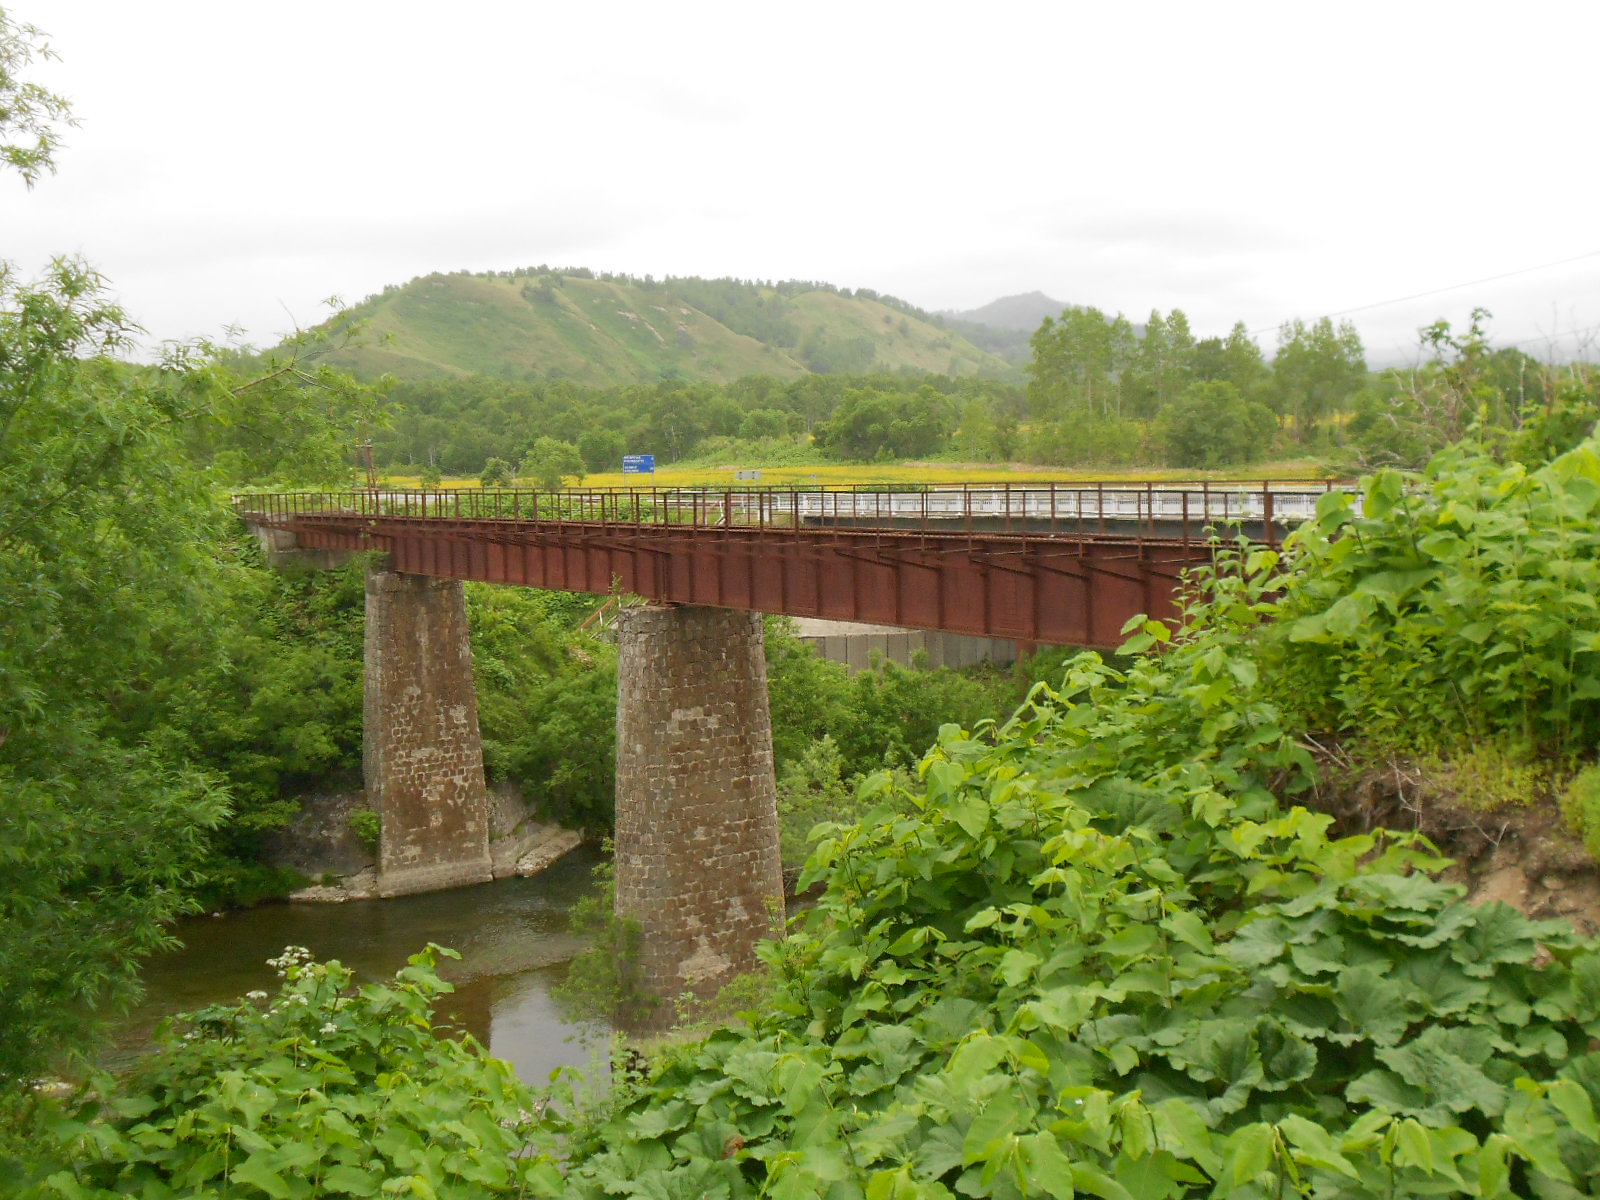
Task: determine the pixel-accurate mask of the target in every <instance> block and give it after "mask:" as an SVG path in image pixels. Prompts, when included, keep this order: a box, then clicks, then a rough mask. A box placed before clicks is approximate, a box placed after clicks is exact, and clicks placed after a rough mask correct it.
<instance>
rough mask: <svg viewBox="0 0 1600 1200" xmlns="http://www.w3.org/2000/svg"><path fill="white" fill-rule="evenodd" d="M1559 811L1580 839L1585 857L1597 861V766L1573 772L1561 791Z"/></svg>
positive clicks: (1599, 792)
mask: <svg viewBox="0 0 1600 1200" xmlns="http://www.w3.org/2000/svg"><path fill="white" fill-rule="evenodd" d="M1561 812H1562V815H1563V816H1565V817H1566V818H1567V824H1568V825H1570V826H1571V827H1572V831H1573V832H1574V833H1576V834H1577V835H1578V836H1579V837H1581V838H1583V845H1584V848H1585V849H1586V850H1588V851H1589V857H1590V858H1592V859H1594V860H1595V861H1596V862H1600V766H1588V767H1585V768H1584V769H1583V770H1581V771H1579V772H1578V773H1577V774H1576V775H1574V776H1573V777H1572V778H1571V779H1570V780H1569V781H1568V782H1567V786H1566V788H1565V790H1564V791H1563V792H1562V793H1561Z"/></svg>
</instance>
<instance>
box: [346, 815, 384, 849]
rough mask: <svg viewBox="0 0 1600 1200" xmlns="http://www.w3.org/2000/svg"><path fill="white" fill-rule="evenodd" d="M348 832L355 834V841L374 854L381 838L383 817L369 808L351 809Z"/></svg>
mask: <svg viewBox="0 0 1600 1200" xmlns="http://www.w3.org/2000/svg"><path fill="white" fill-rule="evenodd" d="M350 832H351V833H353V834H355V835H356V840H357V841H359V842H360V843H361V844H362V845H363V846H365V847H366V848H367V849H368V850H370V851H372V852H373V853H374V854H376V853H377V852H378V846H379V844H380V843H381V842H382V840H383V818H382V817H380V816H379V815H378V814H377V813H375V812H373V811H372V810H371V809H370V808H355V809H351V810H350Z"/></svg>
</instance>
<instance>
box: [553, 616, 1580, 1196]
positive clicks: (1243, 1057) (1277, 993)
mask: <svg viewBox="0 0 1600 1200" xmlns="http://www.w3.org/2000/svg"><path fill="white" fill-rule="evenodd" d="M1204 641H1205V639H1204V638H1202V639H1197V642H1196V643H1194V644H1189V645H1185V646H1180V647H1179V648H1178V649H1176V650H1175V651H1173V652H1172V653H1170V654H1169V655H1168V657H1167V658H1166V659H1164V660H1163V661H1162V662H1160V663H1156V662H1153V661H1143V662H1140V663H1138V664H1136V665H1135V667H1134V668H1133V669H1132V670H1131V671H1130V672H1128V673H1127V675H1125V676H1119V675H1118V674H1117V673H1116V672H1113V671H1111V670H1110V669H1109V668H1108V667H1106V666H1104V665H1103V664H1101V663H1100V662H1099V661H1098V660H1097V659H1096V658H1095V657H1094V656H1085V657H1083V658H1080V659H1078V660H1076V661H1075V662H1074V663H1073V665H1072V667H1071V668H1070V670H1069V672H1068V676H1067V680H1066V684H1065V687H1064V689H1063V691H1062V692H1061V693H1060V694H1056V693H1052V692H1051V691H1050V690H1049V689H1045V688H1040V689H1039V690H1038V691H1037V692H1036V693H1035V695H1034V696H1033V698H1032V700H1031V701H1030V703H1029V704H1027V705H1026V706H1025V707H1024V708H1023V709H1022V710H1021V711H1020V712H1019V713H1018V714H1017V716H1015V717H1014V718H1013V719H1012V720H1011V721H1010V722H1008V723H1007V724H1006V725H1005V726H1003V727H1001V728H1000V729H999V730H998V731H996V732H995V734H994V736H972V735H969V734H967V733H965V732H963V731H961V730H959V729H957V728H955V727H949V728H947V729H946V730H945V731H944V732H943V734H942V735H941V738H940V742H939V745H938V746H937V747H936V749H935V750H934V752H933V753H932V754H931V755H930V756H929V757H928V758H927V759H926V760H925V761H924V763H923V764H922V768H921V771H920V775H921V784H920V786H919V787H918V788H917V789H916V790H915V792H913V793H911V794H908V795H906V796H904V797H902V798H901V802H903V803H907V804H909V810H908V811H904V812H901V811H896V809H897V807H898V805H890V806H889V807H888V808H887V809H885V811H884V812H883V813H882V814H881V815H879V816H878V817H876V818H875V819H872V820H869V821H867V822H865V823H863V824H862V825H860V826H857V827H835V828H834V829H833V830H832V831H831V832H830V833H829V835H828V836H827V837H826V839H825V840H824V841H823V842H822V843H821V845H820V846H819V847H818V849H817V852H816V854H815V856H814V858H813V859H812V862H811V864H810V866H809V868H808V877H809V878H813V879H820V880H823V881H825V882H826V891H825V893H824V895H823V897H822V898H821V900H820V902H819V904H818V905H817V907H816V908H815V909H814V910H813V911H812V912H811V913H810V914H809V915H808V916H807V917H806V918H805V920H804V926H803V928H801V929H799V930H797V931H796V932H794V933H793V934H792V935H791V937H790V938H789V939H788V940H787V941H786V942H784V943H779V944H775V945H774V946H773V947H772V948H771V952H770V956H769V957H770V961H771V963H772V965H773V967H774V969H775V970H776V971H777V973H778V974H779V976H780V978H781V980H782V983H781V985H780V987H779V990H778V993H777V996H776V998H775V999H774V1000H773V1001H772V1002H771V1004H770V1006H769V1007H768V1008H767V1009H766V1010H764V1011H762V1012H759V1013H748V1014H746V1019H747V1021H748V1022H749V1025H748V1027H746V1028H743V1029H728V1030H723V1031H720V1032H717V1033H714V1034H712V1035H711V1036H710V1037H709V1038H707V1039H705V1040H704V1041H701V1042H698V1043H695V1044H691V1045H688V1046H685V1047H682V1048H680V1049H678V1050H677V1051H675V1052H671V1053H669V1054H668V1055H667V1057H666V1058H665V1060H664V1061H663V1062H662V1063H661V1064H660V1066H659V1068H658V1070H657V1071H656V1073H655V1074H654V1076H653V1077H652V1078H651V1079H650V1080H649V1081H648V1082H647V1083H646V1084H645V1085H644V1086H643V1087H642V1088H641V1089H640V1090H639V1092H638V1094H637V1095H634V1096H631V1097H625V1098H624V1102H623V1103H622V1104H621V1105H620V1106H619V1108H618V1109H617V1111H616V1112H615V1113H614V1114H613V1115H612V1116H610V1118H609V1119H606V1120H604V1121H601V1122H599V1123H597V1124H595V1125H594V1126H592V1127H580V1128H577V1129H575V1130H573V1131H572V1132H573V1136H574V1137H575V1138H576V1139H577V1140H576V1141H575V1143H574V1146H573V1153H572V1162H571V1167H570V1173H569V1179H568V1193H567V1194H569V1195H573V1196H595V1197H598V1196H601V1195H606V1194H612V1193H622V1192H627V1191H631V1190H633V1189H634V1188H635V1187H637V1186H639V1185H640V1184H641V1182H642V1181H644V1180H646V1179H648V1180H649V1181H650V1182H649V1186H650V1187H651V1188H653V1189H656V1190H657V1191H658V1192H659V1193H660V1194H663V1195H680V1194H681V1195H689V1194H695V1195H709V1194H718V1195H727V1196H732V1197H740V1196H755V1195H758V1194H761V1195H774V1196H789V1195H792V1196H812V1195H835V1194H837V1195H846V1194H848V1195H860V1194H862V1193H863V1192H864V1193H865V1195H867V1196H871V1197H895V1196H904V1197H949V1196H953V1195H956V1194H962V1195H969V1196H1006V1197H1021V1196H1038V1195H1073V1194H1076V1193H1078V1192H1082V1193H1087V1194H1091V1195H1096V1196H1101V1197H1121V1198H1126V1197H1133V1196H1137V1197H1149V1198H1162V1197H1191V1196H1195V1197H1197V1196H1228V1197H1236V1198H1239V1200H1250V1198H1253V1197H1260V1198H1265V1197H1275V1196H1283V1195H1290V1194H1293V1195H1301V1196H1325V1197H1334V1196H1338V1197H1349V1198H1352V1200H1353V1198H1355V1197H1380V1196H1414V1195H1421V1194H1429V1195H1463V1196H1465V1195H1473V1196H1479V1195H1481V1196H1524V1195H1537V1196H1551V1197H1554V1196H1568V1195H1580V1194H1592V1192H1591V1191H1590V1190H1588V1189H1589V1188H1590V1186H1591V1185H1592V1184H1593V1183H1594V1182H1595V1181H1596V1180H1600V1124H1597V1122H1596V1118H1595V1110H1594V1102H1595V1099H1596V1097H1597V1096H1600V1054H1596V1053H1594V1052H1592V1051H1591V1050H1590V1045H1591V1041H1590V1039H1591V1038H1592V1037H1593V1035H1594V1034H1595V1033H1596V1032H1597V1031H1600V987H1597V985H1600V954H1597V953H1596V952H1595V951H1594V950H1593V949H1592V948H1590V947H1588V946H1586V945H1583V944H1581V943H1579V941H1578V940H1577V939H1576V937H1575V936H1574V935H1573V934H1572V932H1571V931H1570V929H1568V928H1567V927H1565V926H1561V925H1556V924H1553V923H1544V924H1541V923H1535V922H1531V921H1528V920H1526V919H1525V918H1523V917H1521V916H1519V915H1518V914H1516V913H1515V912H1514V911H1512V910H1511V909H1509V908H1506V907H1504V906H1500V905H1491V906H1488V907H1484V908H1476V909H1475V908H1472V907H1470V906H1468V905H1466V904H1465V903H1464V902H1463V900H1462V898H1461V892H1460V889H1458V888H1455V887H1451V886H1448V885H1445V884H1441V883H1437V882H1434V881H1433V880H1431V879H1430V878H1428V876H1427V875H1426V874H1425V873H1422V872H1421V871H1419V870H1418V868H1427V867H1429V866H1431V865H1437V860H1434V859H1433V858H1432V857H1431V855H1430V853H1429V852H1428V851H1427V849H1426V847H1425V846H1424V845H1423V844H1422V843H1420V842H1418V841H1416V840H1414V839H1411V838H1407V837H1398V838H1393V839H1387V840H1379V839H1376V838H1374V837H1372V836H1365V837H1360V838H1352V839H1345V840H1332V839H1330V838H1329V837H1328V836H1327V827H1328V825H1329V823H1330V819H1329V818H1327V817H1324V816H1317V815H1313V814H1311V813H1308V812H1306V811H1304V810H1302V809H1291V810H1287V811H1285V810H1284V809H1282V808H1280V807H1279V806H1278V805H1277V803H1276V802H1275V800H1274V797H1273V796H1272V794H1271V793H1270V791H1269V790H1268V789H1267V788H1266V787H1265V786H1264V783H1265V782H1266V781H1267V780H1269V779H1271V778H1273V777H1274V776H1277V775H1280V774H1281V773H1282V772H1283V771H1284V770H1285V769H1290V768H1293V766H1294V764H1295V763H1296V761H1297V760H1298V758H1299V755H1298V753H1297V750H1296V748H1295V747H1294V746H1293V744H1292V742H1291V741H1290V740H1289V739H1288V738H1287V737H1285V736H1284V735H1283V733H1282V732H1281V730H1276V729H1275V728H1274V727H1273V723H1272V714H1271V709H1270V705H1267V704H1265V702H1263V701H1260V700H1257V699H1253V698H1252V687H1253V684H1252V683H1251V682H1249V681H1246V680H1243V679H1240V678H1239V675H1240V674H1244V673H1243V672H1240V673H1235V672H1232V671H1229V670H1228V664H1226V663H1223V664H1220V670H1219V669H1218V667H1219V664H1216V663H1210V664H1208V663H1207V662H1206V659H1207V657H1208V655H1209V654H1210V652H1211V651H1212V650H1214V649H1215V648H1216V644H1215V642H1213V644H1211V645H1205V644H1202V643H1203V642H1204ZM1235 665H1237V664H1235ZM1218 684H1221V685H1222V686H1221V688H1220V689H1218V688H1217V686H1216V685H1218ZM1219 690H1220V691H1225V692H1231V693H1232V694H1231V695H1230V696H1229V697H1228V699H1227V701H1226V702H1224V703H1221V704H1218V703H1216V700H1217V698H1218V692H1219ZM1226 712H1232V713H1236V714H1238V715H1240V716H1242V717H1243V718H1244V720H1243V721H1241V722H1240V723H1238V724H1231V723H1223V724H1219V723H1218V718H1219V717H1220V716H1221V715H1222V714H1223V713H1226ZM1173 733H1182V734H1184V735H1186V736H1185V737H1184V738H1183V739H1181V740H1180V739H1179V738H1174V737H1172V736H1170V735H1171V734H1173ZM1191 747H1192V750H1191V749H1190V748H1191ZM882 786H885V787H888V786H889V785H888V784H887V782H886V781H884V783H883V785H882ZM1541 947H1543V950H1542V951H1541V949H1540V948H1541ZM1541 953H1542V954H1544V955H1547V956H1548V961H1544V962H1543V964H1542V965H1539V964H1540V959H1539V955H1540V954H1541ZM1574 1189H1576V1190H1574Z"/></svg>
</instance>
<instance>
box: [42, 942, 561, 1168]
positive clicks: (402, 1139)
mask: <svg viewBox="0 0 1600 1200" xmlns="http://www.w3.org/2000/svg"><path fill="white" fill-rule="evenodd" d="M440 955H446V956H448V957H452V958H454V957H457V955H456V954H455V952H454V951H450V950H444V949H442V948H440V947H437V946H429V947H428V948H427V949H426V950H424V951H423V952H422V953H420V954H417V955H414V956H413V957H412V958H411V965H410V966H407V967H404V968H402V969H401V970H400V972H399V973H398V974H397V975H396V976H395V979H394V982H393V983H392V984H389V985H382V984H367V985H362V986H356V985H355V984H354V981H353V979H352V976H351V973H350V971H349V970H348V969H347V968H345V967H343V966H341V965H340V964H339V963H337V962H328V963H318V962H314V961H312V960H311V959H310V956H309V954H308V953H307V952H306V951H304V950H299V949H296V948H294V947H291V948H290V949H288V950H286V951H285V952H284V954H283V956H282V957H280V958H278V959H274V960H273V965H274V966H275V967H276V968H277V970H278V973H279V974H280V975H281V976H282V977H283V983H282V986H281V988H280V989H279V991H278V994H277V995H276V996H275V997H268V996H267V994H266V993H265V992H258V993H252V994H251V995H250V996H249V997H247V998H246V999H244V1000H242V1001H240V1002H239V1003H237V1004H233V1005H214V1006H212V1007H210V1008H207V1009H203V1010H201V1011H200V1012H198V1013H194V1014H192V1015H190V1016H189V1017H187V1018H180V1024H182V1025H185V1026H187V1029H186V1032H185V1033H183V1035H182V1036H181V1037H180V1036H178V1035H176V1034H175V1033H171V1032H169V1033H168V1034H167V1035H166V1039H165V1040H164V1042H163V1044H162V1047H161V1049H160V1051H159V1052H158V1053H157V1054H155V1055H153V1056H152V1057H151V1058H150V1059H148V1060H146V1061H145V1062H144V1063H142V1064H141V1065H140V1066H139V1067H137V1068H136V1069H135V1070H134V1072H133V1073H132V1074H131V1075H130V1076H129V1077H128V1078H127V1079H125V1080H122V1081H120V1082H113V1081H111V1080H110V1079H106V1078H102V1079H100V1080H98V1081H97V1085H96V1090H97V1093H98V1096H97V1098H95V1099H91V1100H88V1101H85V1102H81V1103H78V1104H76V1105H73V1106H70V1107H69V1108H68V1109H67V1110H65V1111H63V1112H62V1113H61V1114H60V1115H58V1117H57V1118H56V1119H55V1120H53V1121H51V1122H48V1123H46V1124H44V1125H43V1126H42V1127H43V1128H47V1129H48V1130H49V1131H50V1134H51V1136H52V1138H53V1140H54V1143H55V1144H54V1145H53V1146H52V1147H50V1148H49V1149H48V1150H46V1151H44V1152H42V1153H41V1154H40V1158H41V1159H43V1160H44V1161H42V1162H41V1163H37V1164H35V1168H34V1172H33V1176H34V1177H33V1179H32V1180H31V1181H29V1182H26V1183H18V1182H17V1181H13V1186H14V1187H16V1188H17V1189H18V1190H17V1191H14V1192H12V1193H11V1194H14V1195H21V1196H23V1197H27V1198H29V1200H45V1198H48V1197H59V1198H62V1200H87V1198H90V1197H112V1196H129V1195H133V1196H145V1197H151V1198H154V1197H157V1196H180V1195H181V1196H223V1195H226V1196H232V1197H237V1198H239V1200H244V1198H246V1197H274V1198H284V1197H299V1196H373V1195H377V1194H379V1192H380V1190H381V1191H382V1192H383V1193H384V1194H386V1195H388V1194H407V1195H416V1196H437V1197H441V1198H444V1197H460V1198H463V1200H465V1198H467V1197H472V1198H474V1200H475V1198H477V1197H483V1196H512V1195H518V1196H521V1195H527V1194H528V1193H529V1189H532V1190H533V1192H534V1194H540V1195H552V1194H555V1189H556V1188H558V1186H559V1180H560V1176H559V1173H558V1172H557V1170H556V1168H555V1166H554V1165H553V1163H552V1162H551V1161H550V1160H549V1159H546V1158H541V1157H531V1156H524V1155H525V1150H526V1132H527V1129H528V1126H529V1124H530V1123H531V1122H532V1121H533V1120H534V1119H535V1118H534V1117H533V1115H532V1114H533V1112H534V1110H536V1109H537V1107H538V1106H537V1104H536V1103H535V1101H534V1098H533V1096H532V1094H531V1093H530V1092H529V1091H528V1090H527V1088H526V1087H524V1086H523V1085H522V1084H521V1083H519V1082H518V1081H517V1079H516V1077H515V1076H514V1075H513V1074H512V1071H511V1068H510V1066H509V1065H508V1064H506V1063H503V1062H499V1061H497V1060H495V1059H493V1058H490V1057H489V1056H488V1055H487V1054H486V1053H485V1052H484V1050H483V1048H482V1047H481V1046H480V1045H479V1044H478V1043H477V1042H475V1041H473V1040H472V1039H471V1038H470V1037H465V1036H463V1037H459V1038H455V1037H441V1036H439V1032H436V1029H435V1026H434V1023H433V1012H434V1008H435V1006H436V1005H437V1004H438V1003H439V1002H440V1000H441V999H442V998H443V997H444V996H445V995H447V994H448V993H449V992H450V991H452V990H453V989H452V988H451V986H450V985H449V984H448V983H445V982H444V981H442V980H441V979H440V978H439V976H438V974H437V972H436V969H435V968H436V966H437V963H438V958H439V956H440ZM51 1158H54V1159H55V1160H56V1161H55V1162H54V1163H51V1162H50V1161H49V1160H50V1159H51Z"/></svg>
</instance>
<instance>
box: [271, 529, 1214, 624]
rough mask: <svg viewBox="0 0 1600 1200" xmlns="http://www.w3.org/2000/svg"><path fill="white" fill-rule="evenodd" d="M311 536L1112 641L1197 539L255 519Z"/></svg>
mask: <svg viewBox="0 0 1600 1200" xmlns="http://www.w3.org/2000/svg"><path fill="white" fill-rule="evenodd" d="M258 523H261V524H270V525H271V526H272V527H274V528H279V529H285V530H287V531H290V532H292V533H293V534H294V535H295V538H296V541H297V543H298V544H299V545H300V546H302V547H304V548H307V549H313V548H314V549H328V550H376V551H380V552H382V553H386V554H388V555H389V556H390V560H391V565H392V569H393V570H396V571H401V572H404V573H407V574H413V575H429V576H434V577H436V578H443V579H463V580H466V579H471V580H477V581H479V582H483V583H499V584H514V585H521V586H526V587H536V588H550V589H555V590H560V591H577V592H591V593H605V592H609V591H612V590H621V591H624V592H631V593H633V594H635V595H639V596H644V597H646V598H648V599H651V600H655V601H661V602H666V603H674V604H702V605H712V606H715V607H719V608H732V609H747V610H755V611H758V612H766V613H782V614H785V615H788V616H795V617H821V618H824V619H827V620H835V621H864V622H870V623H872V624H878V625H899V626H906V627H908V628H914V629H933V630H941V631H944V632H948V633H963V634H974V635H977V636H980V637H993V638H1013V639H1016V640H1017V641H1022V642H1035V643H1042V644H1047V645H1076V646H1099V647H1112V646H1115V645H1116V644H1117V643H1118V642H1120V641H1121V637H1120V631H1121V629H1122V626H1123V625H1124V624H1125V623H1126V621H1127V620H1128V619H1129V618H1130V617H1132V616H1133V615H1135V614H1137V613H1147V614H1149V615H1151V616H1156V617H1170V616H1173V615H1175V614H1176V611H1177V599H1176V597H1177V593H1178V589H1179V585H1180V580H1181V576H1182V573H1183V571H1184V570H1185V569H1186V568H1188V567H1192V566H1195V565H1197V564H1199V563H1202V562H1206V561H1209V559H1210V557H1211V550H1210V548H1209V547H1208V546H1207V545H1206V544H1205V543H1201V542H1195V541H1189V542H1184V541H1182V540H1180V539H1164V538H1163V539H1152V538H1130V537H1120V538H1119V537H1115V536H1111V535H1105V536H1092V535H1084V536H1077V537H1070V538H1065V537H1061V538H1051V537H1043V536H1041V537H1029V536H1025V535H1024V536H1015V535H1002V534H981V533H937V532H929V531H917V532H909V533H901V532H886V531H879V530H872V531H866V530H856V529H850V530H846V529H765V530H751V529H738V528H734V529H722V528H716V527H700V528H692V527H686V526H673V525H666V526H639V527H629V526H616V525H601V524H595V525H584V524H582V523H579V522H571V521H567V522H554V521H512V520H482V519H479V520H459V521H458V520H454V519H450V518H426V519H421V518H409V519H408V518H404V517H391V516H377V517H364V516H358V515H350V514H334V513H320V514H312V513H306V514H297V515H294V516H287V517H280V518H278V519H276V520H272V521H262V522H258Z"/></svg>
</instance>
